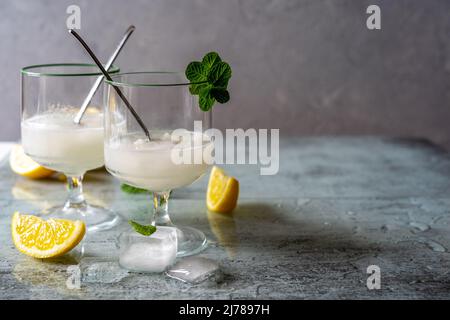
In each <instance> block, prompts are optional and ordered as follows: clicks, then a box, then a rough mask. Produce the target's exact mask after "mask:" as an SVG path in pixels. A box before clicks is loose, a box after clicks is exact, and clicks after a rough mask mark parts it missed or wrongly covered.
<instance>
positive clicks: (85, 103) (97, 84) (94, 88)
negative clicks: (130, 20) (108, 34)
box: [73, 26, 136, 124]
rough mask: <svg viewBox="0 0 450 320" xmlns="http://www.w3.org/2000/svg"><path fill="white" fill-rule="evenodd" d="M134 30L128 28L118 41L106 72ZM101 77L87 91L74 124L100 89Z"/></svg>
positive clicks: (78, 120) (79, 119) (131, 27)
mask: <svg viewBox="0 0 450 320" xmlns="http://www.w3.org/2000/svg"><path fill="white" fill-rule="evenodd" d="M134 29H136V28H135V27H134V26H129V27H128V29H127V31H126V32H125V34H124V35H123V37H122V40H120V42H119V44H118V46H117V47H116V49H115V50H114V52H113V54H112V55H111V57H110V58H109V60H108V61H107V62H106V65H105V69H106V70H109V68H110V67H111V66H112V64H113V63H114V61H115V60H116V58H117V56H118V55H119V53H120V51H121V50H122V48H123V46H124V45H125V43H126V42H127V40H128V38H129V37H130V36H131V34H132V33H133V31H134ZM103 77H104V76H100V77H98V78H97V80H96V81H95V83H94V85H93V86H92V88H91V90H89V93H88V95H87V96H86V98H85V99H84V101H83V104H82V105H81V108H80V110H79V111H78V113H77V115H76V116H75V118H74V119H73V122H75V123H76V124H80V121H81V118H82V117H83V115H84V113H85V112H86V109H87V107H88V105H89V103H90V102H91V100H92V97H93V96H94V94H95V93H96V92H97V90H98V88H99V87H100V84H101V83H102V80H103Z"/></svg>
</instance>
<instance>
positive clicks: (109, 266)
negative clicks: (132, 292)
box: [79, 257, 128, 283]
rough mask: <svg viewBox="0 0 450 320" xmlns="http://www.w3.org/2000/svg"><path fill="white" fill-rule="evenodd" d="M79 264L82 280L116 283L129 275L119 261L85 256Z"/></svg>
mask: <svg viewBox="0 0 450 320" xmlns="http://www.w3.org/2000/svg"><path fill="white" fill-rule="evenodd" d="M79 266H80V269H81V274H82V280H83V282H87V283H115V282H119V281H120V280H122V279H123V278H125V277H126V276H127V275H128V271H126V270H124V269H122V268H120V267H119V266H118V264H117V261H108V260H102V259H100V260H99V259H98V258H95V257H93V258H83V259H82V260H81V262H80V265H79Z"/></svg>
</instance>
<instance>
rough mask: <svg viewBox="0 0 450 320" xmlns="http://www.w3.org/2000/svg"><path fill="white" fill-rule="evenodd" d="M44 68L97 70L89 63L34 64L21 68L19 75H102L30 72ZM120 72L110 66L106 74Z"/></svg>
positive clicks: (93, 73)
mask: <svg viewBox="0 0 450 320" xmlns="http://www.w3.org/2000/svg"><path fill="white" fill-rule="evenodd" d="M46 67H95V68H98V67H97V65H95V64H91V63H49V64H35V65H31V66H27V67H23V68H22V69H20V73H21V74H24V75H27V76H31V77H86V76H102V75H103V73H102V72H101V71H100V70H99V71H98V72H73V73H68V72H65V73H58V72H36V71H32V70H33V69H37V68H46ZM119 71H120V68H119V67H117V66H115V65H112V66H111V67H110V68H109V71H108V73H113V74H116V73H118V72H119Z"/></svg>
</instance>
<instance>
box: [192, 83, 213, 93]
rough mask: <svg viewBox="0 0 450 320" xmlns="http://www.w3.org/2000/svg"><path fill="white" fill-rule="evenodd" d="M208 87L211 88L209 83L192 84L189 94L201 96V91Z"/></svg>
mask: <svg viewBox="0 0 450 320" xmlns="http://www.w3.org/2000/svg"><path fill="white" fill-rule="evenodd" d="M207 87H208V88H211V85H210V84H209V83H200V84H191V85H190V87H189V92H190V93H191V94H193V95H197V94H200V91H202V90H203V89H205V88H207Z"/></svg>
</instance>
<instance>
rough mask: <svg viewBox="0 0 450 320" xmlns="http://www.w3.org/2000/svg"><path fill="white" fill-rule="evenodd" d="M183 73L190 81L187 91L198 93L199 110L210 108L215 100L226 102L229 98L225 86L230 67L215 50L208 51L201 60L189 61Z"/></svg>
mask: <svg viewBox="0 0 450 320" xmlns="http://www.w3.org/2000/svg"><path fill="white" fill-rule="evenodd" d="M185 74H186V77H187V78H188V80H189V81H190V86H189V92H190V93H191V94H192V95H198V98H199V99H198V101H199V106H200V109H201V110H203V111H209V110H211V108H212V107H213V105H214V103H215V102H216V101H217V102H219V103H226V102H228V101H229V100H230V93H229V92H228V90H227V87H228V82H229V80H230V78H231V74H232V72H231V67H230V65H229V64H228V63H226V62H225V61H222V59H221V58H220V57H219V55H218V54H217V53H216V52H209V53H208V54H206V55H205V56H204V57H203V59H202V61H201V62H200V61H193V62H191V63H189V65H188V66H187V68H186V71H185Z"/></svg>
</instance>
